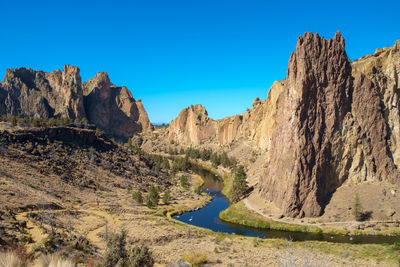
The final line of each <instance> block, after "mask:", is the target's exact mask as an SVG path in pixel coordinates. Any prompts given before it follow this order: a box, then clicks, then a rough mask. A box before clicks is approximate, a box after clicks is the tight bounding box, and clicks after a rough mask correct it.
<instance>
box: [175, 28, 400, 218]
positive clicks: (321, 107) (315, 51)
mask: <svg viewBox="0 0 400 267" xmlns="http://www.w3.org/2000/svg"><path fill="white" fill-rule="evenodd" d="M399 69H400V42H399V41H398V42H397V43H396V44H395V45H394V46H393V47H390V48H384V49H379V50H377V52H376V53H375V54H374V55H369V56H365V57H363V58H361V59H359V60H357V61H355V62H353V63H351V62H350V60H349V59H348V57H347V55H346V52H345V42H344V39H343V37H342V36H341V35H340V33H339V32H338V33H336V35H335V37H334V38H333V39H330V40H326V39H324V38H321V37H319V36H318V34H312V33H306V34H304V35H303V36H301V37H299V39H298V42H297V46H296V52H294V53H292V55H291V56H290V59H289V66H288V70H287V78H285V79H284V80H282V81H279V82H275V83H274V85H273V86H272V87H271V88H270V90H269V94H268V98H267V99H266V100H265V101H260V100H258V99H256V100H255V101H254V102H253V108H252V109H250V110H248V111H247V112H246V113H243V114H241V115H236V116H233V117H229V118H225V119H222V120H219V121H214V120H211V119H209V118H208V116H207V117H206V119H202V120H196V118H197V117H196V112H195V111H193V110H191V109H188V110H186V112H185V115H184V114H183V113H181V114H180V115H179V116H178V118H177V119H176V120H175V121H180V122H181V123H179V124H177V123H171V125H170V127H169V137H170V138H172V139H176V137H177V136H179V137H180V138H178V139H177V140H178V141H183V142H184V143H186V144H200V143H202V142H208V141H207V140H211V142H214V143H218V144H220V145H224V144H230V143H233V142H236V143H238V144H240V143H241V142H242V141H243V140H247V141H250V142H251V144H252V147H253V149H254V150H257V151H260V150H261V151H262V157H263V162H264V168H263V175H262V176H261V177H260V179H259V183H258V185H257V191H258V192H259V193H260V195H261V196H262V197H263V198H265V199H266V200H269V201H272V202H273V203H274V204H275V205H277V206H278V207H279V208H280V209H281V211H282V213H283V214H284V215H286V216H292V217H303V216H319V215H321V214H322V213H323V211H324V207H325V205H326V204H327V202H328V201H329V198H330V196H331V195H332V193H334V192H335V190H336V189H337V188H338V187H340V186H341V185H342V184H343V183H344V182H345V181H349V182H351V183H362V182H365V181H388V182H391V183H396V184H398V183H400V172H399V169H398V166H399V163H400V149H399V142H400V134H399V126H400V111H399V106H400V104H399V94H400V89H399V84H398V80H399V79H398V78H399ZM203 109H204V108H203ZM203 113H205V115H206V112H205V110H204V112H203ZM188 114H189V115H188ZM181 115H182V116H181ZM183 115H184V116H183ZM189 117H190V118H195V119H194V120H193V119H190V120H188V119H183V118H189ZM204 128H210V129H212V130H207V131H204ZM188 129H190V136H196V137H197V138H196V142H193V138H188V133H189V130H188ZM174 132H175V133H176V132H179V135H174V134H171V133H174ZM250 168H251V167H250Z"/></svg>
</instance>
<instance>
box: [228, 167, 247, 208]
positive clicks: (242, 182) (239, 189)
mask: <svg viewBox="0 0 400 267" xmlns="http://www.w3.org/2000/svg"><path fill="white" fill-rule="evenodd" d="M246 177H247V175H246V172H245V171H244V167H243V165H239V166H238V168H237V169H236V174H235V178H234V179H233V185H232V190H231V192H230V199H231V201H232V202H234V203H236V202H239V201H240V199H241V198H242V197H243V195H244V194H245V193H246V192H247V190H248V189H249V186H248V184H247V180H246Z"/></svg>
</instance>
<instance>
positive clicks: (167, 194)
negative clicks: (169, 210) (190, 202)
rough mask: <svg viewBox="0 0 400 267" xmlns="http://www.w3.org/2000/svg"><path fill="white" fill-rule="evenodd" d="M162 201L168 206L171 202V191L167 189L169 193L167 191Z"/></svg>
mask: <svg viewBox="0 0 400 267" xmlns="http://www.w3.org/2000/svg"><path fill="white" fill-rule="evenodd" d="M162 200H163V202H164V204H165V205H168V204H169V202H170V201H171V192H170V191H169V189H167V191H165V193H164V195H163V198H162Z"/></svg>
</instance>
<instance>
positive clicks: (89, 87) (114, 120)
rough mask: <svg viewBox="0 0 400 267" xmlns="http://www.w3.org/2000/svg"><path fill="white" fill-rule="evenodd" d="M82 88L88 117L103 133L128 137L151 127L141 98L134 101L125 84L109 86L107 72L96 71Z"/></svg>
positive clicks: (110, 84)
mask: <svg viewBox="0 0 400 267" xmlns="http://www.w3.org/2000/svg"><path fill="white" fill-rule="evenodd" d="M83 88H84V94H85V110H86V114H87V117H88V120H89V121H90V122H93V123H94V124H96V125H98V127H100V128H101V129H103V130H105V131H106V132H109V133H113V134H114V135H117V136H120V137H129V136H132V134H133V133H136V132H142V131H144V130H149V129H152V125H151V124H150V121H149V118H148V116H147V113H146V111H145V109H144V107H143V105H142V103H141V101H135V99H134V98H133V96H132V94H131V92H130V91H129V90H128V88H126V87H125V86H123V87H118V86H115V85H113V84H112V83H111V82H110V79H109V77H108V75H107V73H105V72H99V73H97V75H96V76H95V77H94V78H92V79H90V80H89V81H87V82H85V83H84V84H83ZM139 103H140V104H139ZM139 106H140V109H139V108H138V107H139Z"/></svg>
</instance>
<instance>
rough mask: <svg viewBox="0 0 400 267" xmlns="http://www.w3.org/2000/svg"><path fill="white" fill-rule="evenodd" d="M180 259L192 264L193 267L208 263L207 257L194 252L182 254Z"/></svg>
mask: <svg viewBox="0 0 400 267" xmlns="http://www.w3.org/2000/svg"><path fill="white" fill-rule="evenodd" d="M182 258H183V259H184V260H186V261H188V262H190V263H191V264H193V266H195V267H196V266H200V265H201V264H204V263H207V262H208V260H207V255H205V254H203V253H199V252H194V251H192V252H190V253H185V254H183V256H182Z"/></svg>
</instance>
